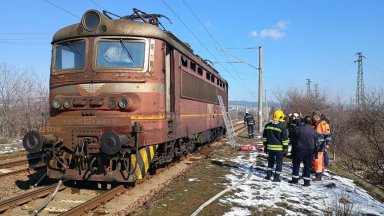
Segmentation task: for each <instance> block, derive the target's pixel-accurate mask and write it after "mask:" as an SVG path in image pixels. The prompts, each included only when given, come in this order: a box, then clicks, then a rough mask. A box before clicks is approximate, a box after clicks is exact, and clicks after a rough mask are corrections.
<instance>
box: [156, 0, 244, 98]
mask: <svg viewBox="0 0 384 216" xmlns="http://www.w3.org/2000/svg"><path fill="white" fill-rule="evenodd" d="M162 1H163V0H162ZM182 1H183V3H184V4H185V6H186V7H187V8H188V10H189V11H190V12H191V14H192V15H193V16H194V17H195V19H196V20H197V21H198V22H199V23H200V25H201V26H202V27H203V29H204V30H205V31H206V32H207V33H208V35H209V37H210V38H211V39H212V40H213V42H214V45H215V46H216V49H218V50H222V47H221V45H220V43H219V42H218V41H217V40H216V39H215V37H214V36H213V35H212V34H211V33H210V32H209V31H208V29H207V28H206V26H205V25H204V24H203V22H202V21H201V20H200V19H199V17H198V16H197V15H196V14H195V12H194V11H193V10H192V8H191V7H190V6H189V5H188V4H187V3H186V2H185V1H184V0H182ZM163 2H164V1H163ZM210 54H211V55H212V56H213V57H214V59H215V60H216V61H217V58H216V57H215V56H214V55H213V54H212V53H210ZM220 54H222V53H221V52H220ZM224 56H225V57H226V58H227V60H226V62H229V58H228V56H226V55H224ZM218 64H219V65H220V66H221V67H222V68H223V69H224V70H225V71H226V72H228V74H229V75H230V76H231V77H232V78H233V79H234V80H236V81H237V82H239V84H240V85H242V86H244V87H245V88H246V89H248V91H250V88H248V86H247V85H246V84H245V83H244V82H242V80H241V79H239V80H238V79H237V78H236V77H235V76H234V75H232V73H231V72H230V71H229V70H228V69H227V68H226V67H224V65H223V64H222V63H221V62H218ZM230 65H231V67H232V70H234V71H235V72H236V70H235V69H234V67H233V65H232V64H230ZM236 73H237V72H236ZM237 74H238V73H237Z"/></svg>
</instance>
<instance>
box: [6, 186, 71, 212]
mask: <svg viewBox="0 0 384 216" xmlns="http://www.w3.org/2000/svg"><path fill="white" fill-rule="evenodd" d="M56 187H57V184H54V185H50V186H47V187H43V188H39V189H37V190H34V191H31V192H27V193H24V194H21V195H18V196H14V197H11V198H9V199H6V200H3V201H0V214H2V213H4V212H5V211H6V210H8V209H11V208H14V207H16V206H19V205H22V204H25V203H28V202H30V201H31V200H33V199H36V198H42V197H45V196H48V195H49V194H51V193H52V192H53V191H54V190H55V189H56ZM65 188H66V186H64V185H61V186H60V188H59V190H60V191H61V190H64V189H65Z"/></svg>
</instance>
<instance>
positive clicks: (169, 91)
mask: <svg viewBox="0 0 384 216" xmlns="http://www.w3.org/2000/svg"><path fill="white" fill-rule="evenodd" d="M173 57H174V56H173V49H172V47H169V46H167V47H166V51H165V114H166V116H167V118H168V119H169V120H168V136H169V138H172V137H173V135H174V129H175V127H176V126H175V123H176V122H175V73H174V67H173V66H174V65H173V64H174V58H173Z"/></svg>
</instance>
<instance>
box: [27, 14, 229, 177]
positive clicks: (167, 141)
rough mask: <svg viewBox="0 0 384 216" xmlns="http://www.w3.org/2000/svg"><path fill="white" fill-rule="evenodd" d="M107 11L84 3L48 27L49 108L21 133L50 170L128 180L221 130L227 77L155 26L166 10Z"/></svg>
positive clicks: (32, 162) (33, 161) (58, 173)
mask: <svg viewBox="0 0 384 216" xmlns="http://www.w3.org/2000/svg"><path fill="white" fill-rule="evenodd" d="M112 15H113V14H112V13H108V12H106V11H103V13H101V12H99V11H97V10H89V11H87V12H86V13H85V14H84V15H83V16H82V19H81V21H80V22H79V23H77V24H73V25H70V26H67V27H65V28H62V29H60V30H59V31H57V32H56V33H55V34H54V36H53V39H52V59H51V68H50V94H49V102H50V118H49V120H48V124H47V125H46V126H43V127H41V128H39V130H38V131H30V132H28V133H27V134H26V135H25V136H24V138H23V145H24V147H25V149H26V150H27V151H28V152H29V154H28V158H29V163H30V166H31V167H34V166H38V165H39V164H42V163H43V164H46V167H47V174H48V176H49V177H50V178H54V179H70V180H85V181H108V182H134V181H136V180H137V179H142V178H143V177H144V176H145V175H146V174H147V172H148V170H149V169H150V168H151V167H153V166H156V165H158V164H163V163H168V162H171V161H172V160H173V159H174V158H175V157H180V156H182V155H184V154H188V153H190V152H192V151H193V150H194V149H195V148H196V145H199V144H203V143H206V142H210V141H212V140H214V139H215V138H217V137H220V136H221V135H223V134H224V133H225V129H224V120H223V116H222V115H221V112H220V106H219V102H218V98H217V96H218V95H221V96H222V98H223V100H224V104H225V106H226V107H227V101H228V83H227V81H226V80H224V79H223V78H222V77H221V76H220V75H219V73H218V72H217V71H216V70H215V69H214V68H213V67H212V66H211V65H210V64H208V63H207V62H206V61H205V60H203V59H201V58H200V57H199V56H197V55H195V54H194V53H193V50H192V49H191V47H190V46H189V45H188V44H186V43H183V42H182V41H180V40H179V39H178V38H177V37H175V36H174V35H173V34H172V33H171V32H168V31H166V30H164V29H163V28H161V27H162V25H161V23H160V21H159V18H161V17H165V16H163V15H160V14H146V13H144V12H142V11H140V10H138V9H134V13H133V14H132V15H129V16H124V17H119V18H117V19H113V18H112V17H111V16H112ZM36 156H40V158H39V159H36V158H38V157H36Z"/></svg>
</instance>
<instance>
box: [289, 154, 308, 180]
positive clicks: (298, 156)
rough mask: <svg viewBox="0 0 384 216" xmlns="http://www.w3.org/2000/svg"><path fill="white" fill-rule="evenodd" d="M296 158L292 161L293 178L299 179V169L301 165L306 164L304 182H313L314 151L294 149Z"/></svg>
mask: <svg viewBox="0 0 384 216" xmlns="http://www.w3.org/2000/svg"><path fill="white" fill-rule="evenodd" d="M293 151H294V157H293V159H292V163H293V168H292V178H296V179H299V177H300V176H299V169H300V163H301V162H303V163H304V169H303V176H304V180H311V178H310V177H311V176H310V174H311V166H312V164H311V162H312V156H313V150H312V149H294V150H293Z"/></svg>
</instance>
